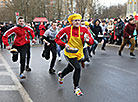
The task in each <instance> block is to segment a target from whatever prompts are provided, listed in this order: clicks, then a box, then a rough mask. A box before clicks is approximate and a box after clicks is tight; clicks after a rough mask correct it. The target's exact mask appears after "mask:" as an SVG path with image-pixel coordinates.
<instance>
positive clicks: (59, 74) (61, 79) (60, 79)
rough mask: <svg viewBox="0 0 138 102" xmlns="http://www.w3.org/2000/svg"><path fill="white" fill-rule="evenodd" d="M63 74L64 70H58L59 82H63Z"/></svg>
mask: <svg viewBox="0 0 138 102" xmlns="http://www.w3.org/2000/svg"><path fill="white" fill-rule="evenodd" d="M61 74H62V72H61V71H59V72H58V82H59V84H63V80H64V79H63V78H61Z"/></svg>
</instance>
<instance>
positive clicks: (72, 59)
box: [55, 14, 94, 96]
mask: <svg viewBox="0 0 138 102" xmlns="http://www.w3.org/2000/svg"><path fill="white" fill-rule="evenodd" d="M81 19H82V16H81V15H80V14H72V15H70V16H69V17H68V21H69V23H70V24H71V25H70V26H68V27H66V28H63V29H62V30H61V31H60V32H59V33H58V34H57V35H56V39H55V41H56V43H57V44H59V45H61V46H65V49H64V55H65V58H66V59H67V61H68V65H67V67H66V68H65V69H64V70H63V71H62V72H61V71H59V72H58V75H59V83H60V84H63V78H64V77H65V76H66V75H67V74H69V73H70V72H72V71H73V70H74V75H73V83H74V93H75V94H76V95H77V96H81V95H83V93H82V92H81V90H80V88H79V80H80V74H81V65H80V62H81V59H82V58H83V56H84V55H83V45H84V42H86V43H88V44H90V45H92V44H93V42H94V40H93V38H92V37H91V34H90V32H89V31H88V29H87V28H86V27H82V26H81ZM63 34H66V36H67V41H68V42H67V43H65V42H63V41H62V40H61V38H62V35H63ZM85 34H86V35H87V36H86V35H85ZM84 35H85V36H86V37H84Z"/></svg>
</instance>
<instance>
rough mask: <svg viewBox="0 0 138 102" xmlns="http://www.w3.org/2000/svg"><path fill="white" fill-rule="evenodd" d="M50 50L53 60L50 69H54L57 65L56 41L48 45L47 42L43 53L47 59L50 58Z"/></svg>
mask: <svg viewBox="0 0 138 102" xmlns="http://www.w3.org/2000/svg"><path fill="white" fill-rule="evenodd" d="M50 52H52V60H51V63H50V69H52V68H53V67H54V65H55V62H56V58H57V48H56V43H55V42H52V43H50V45H49V46H47V45H46V44H45V48H44V51H43V54H44V56H45V59H46V60H49V58H50Z"/></svg>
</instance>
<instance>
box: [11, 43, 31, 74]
mask: <svg viewBox="0 0 138 102" xmlns="http://www.w3.org/2000/svg"><path fill="white" fill-rule="evenodd" d="M12 48H16V49H17V50H18V52H19V53H20V74H21V73H23V72H24V70H25V59H26V55H27V59H29V60H28V61H27V63H29V61H30V54H29V53H28V52H30V44H29V43H28V44H25V45H23V46H14V45H13V46H12ZM28 55H29V57H28ZM16 57H17V58H18V54H17V56H16Z"/></svg>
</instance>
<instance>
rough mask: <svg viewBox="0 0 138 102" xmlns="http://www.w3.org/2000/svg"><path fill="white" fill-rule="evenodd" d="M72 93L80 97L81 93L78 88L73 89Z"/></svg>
mask: <svg viewBox="0 0 138 102" xmlns="http://www.w3.org/2000/svg"><path fill="white" fill-rule="evenodd" d="M74 93H75V94H76V95H77V96H82V95H83V93H82V92H81V90H80V88H79V87H76V89H74Z"/></svg>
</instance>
